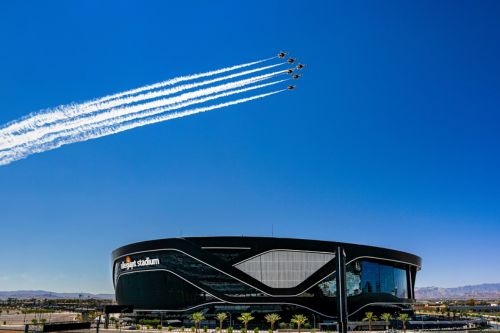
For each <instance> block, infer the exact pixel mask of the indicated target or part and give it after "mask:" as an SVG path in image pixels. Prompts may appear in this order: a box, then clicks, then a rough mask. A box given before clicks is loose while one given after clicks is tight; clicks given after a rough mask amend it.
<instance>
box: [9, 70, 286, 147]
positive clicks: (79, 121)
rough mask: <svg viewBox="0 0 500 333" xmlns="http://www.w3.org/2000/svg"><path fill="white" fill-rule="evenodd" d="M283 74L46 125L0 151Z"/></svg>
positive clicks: (245, 80)
mask: <svg viewBox="0 0 500 333" xmlns="http://www.w3.org/2000/svg"><path fill="white" fill-rule="evenodd" d="M283 73H284V71H277V72H272V73H268V74H264V75H260V76H255V77H251V78H248V79H244V80H240V81H234V82H230V83H226V84H222V85H219V86H213V87H210V88H205V89H199V90H195V91H192V92H188V93H184V94H181V95H179V96H175V97H170V98H164V99H159V100H155V101H152V102H148V103H143V104H136V105H133V106H129V107H123V108H117V109H111V110H108V111H105V112H101V113H99V114H96V115H92V116H90V117H85V118H76V119H75V120H74V121H68V122H62V123H56V124H54V125H48V126H45V127H41V128H39V129H37V130H34V131H31V132H28V133H25V134H22V135H18V136H14V137H10V138H7V139H4V141H3V142H0V150H6V149H12V148H13V147H16V146H19V145H23V144H28V143H29V142H31V141H36V140H39V139H40V138H42V137H43V136H44V135H46V134H48V133H51V132H62V131H65V130H68V129H72V128H78V127H81V126H84V125H88V124H92V123H97V122H100V121H103V120H107V119H112V118H116V117H122V116H124V115H132V117H133V114H135V113H138V112H142V111H145V110H148V109H154V108H158V107H161V106H165V105H171V104H176V103H180V102H182V101H185V100H189V99H194V98H199V97H202V96H206V95H210V94H214V93H218V92H221V91H226V90H230V89H235V88H239V87H243V86H246V85H249V84H252V83H256V82H259V81H263V80H267V79H269V78H271V77H273V76H276V75H279V74H283Z"/></svg>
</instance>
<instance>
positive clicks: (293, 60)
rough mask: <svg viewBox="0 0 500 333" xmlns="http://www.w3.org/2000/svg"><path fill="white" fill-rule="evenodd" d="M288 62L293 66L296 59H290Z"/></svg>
mask: <svg viewBox="0 0 500 333" xmlns="http://www.w3.org/2000/svg"><path fill="white" fill-rule="evenodd" d="M287 62H288V63H289V64H293V63H294V62H295V59H294V58H288V60H287Z"/></svg>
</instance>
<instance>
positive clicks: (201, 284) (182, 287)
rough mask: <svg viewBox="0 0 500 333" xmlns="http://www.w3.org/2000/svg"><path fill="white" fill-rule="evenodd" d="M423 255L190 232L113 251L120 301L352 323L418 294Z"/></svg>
mask: <svg viewBox="0 0 500 333" xmlns="http://www.w3.org/2000/svg"><path fill="white" fill-rule="evenodd" d="M420 266H421V258H420V257H418V256H415V255H413V254H410V253H405V252H401V251H396V250H390V249H384V248H379V247H373V246H365V245H356V244H348V243H337V242H330V241H319V240H304V239H290V238H272V237H186V238H167V239H159V240H152V241H145V242H140V243H134V244H130V245H126V246H123V247H120V248H118V249H116V250H115V251H113V283H114V287H115V294H116V301H117V303H118V304H119V305H132V306H133V307H134V309H135V311H136V312H139V313H141V312H142V313H149V314H151V313H161V314H162V315H166V316H168V317H170V318H178V319H179V320H183V318H184V319H185V318H187V317H188V315H189V314H191V313H193V312H195V311H202V312H204V314H205V316H206V317H207V318H210V317H211V316H213V315H215V314H216V313H218V312H227V313H229V314H231V313H233V314H239V313H241V312H252V313H253V314H254V315H255V316H256V318H257V319H258V318H259V316H260V317H263V316H264V315H265V314H267V313H271V312H274V313H279V314H280V315H281V317H282V318H283V319H286V318H290V317H291V316H292V315H293V314H296V313H302V314H306V315H308V316H310V317H311V318H314V320H315V321H317V322H318V323H319V322H339V323H343V322H345V323H347V321H348V320H356V319H359V318H360V317H361V316H363V315H364V313H365V312H366V311H374V312H376V313H381V312H382V311H383V312H390V313H400V312H405V311H410V305H411V304H412V303H413V302H414V284H415V278H416V273H417V271H418V270H420Z"/></svg>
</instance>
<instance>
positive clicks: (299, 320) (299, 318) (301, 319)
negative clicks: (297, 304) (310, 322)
mask: <svg viewBox="0 0 500 333" xmlns="http://www.w3.org/2000/svg"><path fill="white" fill-rule="evenodd" d="M306 321H307V317H306V316H304V315H301V314H296V315H293V317H292V320H290V322H292V323H294V324H295V325H297V329H298V330H299V333H300V327H301V326H302V325H304V324H305V323H306Z"/></svg>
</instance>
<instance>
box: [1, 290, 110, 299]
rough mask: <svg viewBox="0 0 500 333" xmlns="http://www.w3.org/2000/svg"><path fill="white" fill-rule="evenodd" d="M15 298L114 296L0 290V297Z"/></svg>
mask: <svg viewBox="0 0 500 333" xmlns="http://www.w3.org/2000/svg"><path fill="white" fill-rule="evenodd" d="M7 298H17V299H30V298H36V299H68V298H74V299H78V298H81V299H88V298H94V299H109V300H112V299H114V298H115V295H113V294H90V293H56V292H52V291H45V290H15V291H0V299H7Z"/></svg>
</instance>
